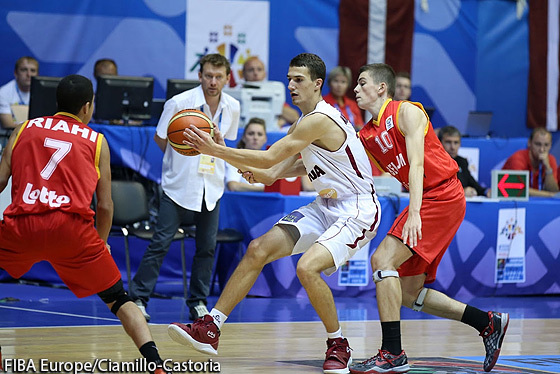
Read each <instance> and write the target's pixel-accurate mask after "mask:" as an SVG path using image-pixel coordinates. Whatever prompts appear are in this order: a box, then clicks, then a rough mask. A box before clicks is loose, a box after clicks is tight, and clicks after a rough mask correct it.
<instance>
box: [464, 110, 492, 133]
mask: <svg viewBox="0 0 560 374" xmlns="http://www.w3.org/2000/svg"><path fill="white" fill-rule="evenodd" d="M491 123H492V112H476V111H471V112H469V115H468V117H467V125H466V127H465V131H464V134H463V136H472V137H476V136H478V137H483V136H487V135H489V134H490V124H491Z"/></svg>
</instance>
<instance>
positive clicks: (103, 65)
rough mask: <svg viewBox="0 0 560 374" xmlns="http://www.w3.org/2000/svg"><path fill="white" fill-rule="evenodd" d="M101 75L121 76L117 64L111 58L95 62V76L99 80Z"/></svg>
mask: <svg viewBox="0 0 560 374" xmlns="http://www.w3.org/2000/svg"><path fill="white" fill-rule="evenodd" d="M100 75H119V72H118V69H117V63H116V62H115V61H114V60H111V59H110V58H101V59H99V60H97V61H95V65H94V66H93V76H94V78H95V79H97V77H99V76H100Z"/></svg>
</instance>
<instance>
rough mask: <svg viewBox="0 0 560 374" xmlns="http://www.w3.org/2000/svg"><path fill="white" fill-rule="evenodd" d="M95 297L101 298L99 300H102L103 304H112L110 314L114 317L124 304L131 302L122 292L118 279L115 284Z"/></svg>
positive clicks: (122, 288)
mask: <svg viewBox="0 0 560 374" xmlns="http://www.w3.org/2000/svg"><path fill="white" fill-rule="evenodd" d="M97 295H98V296H99V297H100V298H101V300H103V302H104V303H105V304H111V303H113V302H114V304H113V306H112V307H111V312H112V313H113V314H114V315H117V312H118V311H119V309H120V308H121V306H123V304H124V303H126V302H129V301H132V299H131V298H130V296H128V294H127V293H126V291H125V290H124V287H123V282H122V279H119V281H118V282H117V283H115V284H114V285H112V286H111V287H110V288H108V289H106V290H105V291H101V292H99V293H98V294H97Z"/></svg>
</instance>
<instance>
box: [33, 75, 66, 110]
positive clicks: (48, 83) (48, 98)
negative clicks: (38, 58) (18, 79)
mask: <svg viewBox="0 0 560 374" xmlns="http://www.w3.org/2000/svg"><path fill="white" fill-rule="evenodd" d="M61 79H62V78H58V77H41V76H35V77H31V91H30V94H29V116H28V117H29V118H37V117H43V116H52V115H54V114H55V113H56V112H57V106H56V88H57V87H58V83H59V82H60V80H61Z"/></svg>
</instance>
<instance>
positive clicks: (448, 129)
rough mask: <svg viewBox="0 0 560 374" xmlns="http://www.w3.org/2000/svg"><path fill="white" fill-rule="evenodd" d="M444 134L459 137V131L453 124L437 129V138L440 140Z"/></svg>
mask: <svg viewBox="0 0 560 374" xmlns="http://www.w3.org/2000/svg"><path fill="white" fill-rule="evenodd" d="M444 136H458V137H461V132H460V131H459V129H458V128H456V127H455V126H443V127H442V128H441V129H439V132H438V139H439V140H440V141H441V140H442V139H443V137H444Z"/></svg>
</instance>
